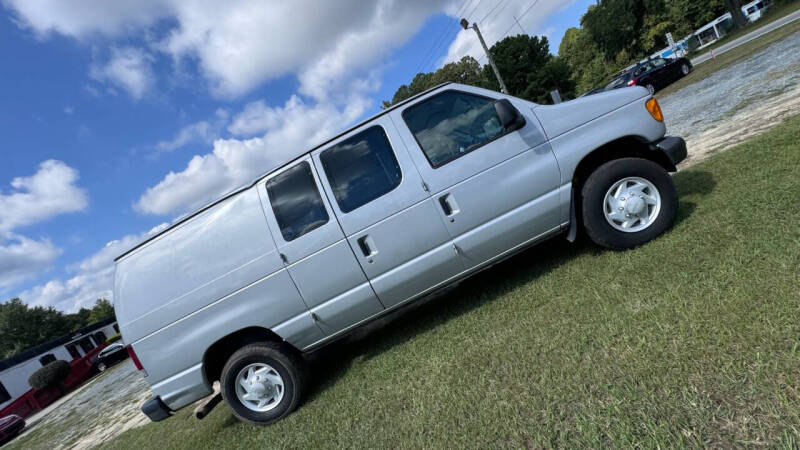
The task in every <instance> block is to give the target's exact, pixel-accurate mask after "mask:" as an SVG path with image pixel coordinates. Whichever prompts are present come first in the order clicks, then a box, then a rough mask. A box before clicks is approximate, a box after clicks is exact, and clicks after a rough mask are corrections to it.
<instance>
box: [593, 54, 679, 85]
mask: <svg viewBox="0 0 800 450" xmlns="http://www.w3.org/2000/svg"><path fill="white" fill-rule="evenodd" d="M693 69H694V67H693V66H692V63H691V62H689V60H688V59H686V58H677V59H664V58H654V59H650V60H648V61H645V62H643V63H639V64H637V65H636V66H634V67H633V68H631V69H630V70H626V71H625V72H623V73H622V74H620V75H619V76H617V77H616V78H614V79H613V80H611V82H610V83H608V84H607V85H606V87H605V90H607V91H609V90H611V89H617V88H621V87H627V86H644V87H646V88H647V90H649V91H650V93H651V94H655V93H656V92H658V91H660V90H661V89H664V88H665V87H667V86H669V85H670V84H672V83H674V82H676V81H678V80H679V79H681V78H683V77H685V76H686V75H689V74H690V73H691V72H692V70H693Z"/></svg>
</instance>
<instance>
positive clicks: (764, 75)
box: [9, 33, 800, 449]
mask: <svg viewBox="0 0 800 450" xmlns="http://www.w3.org/2000/svg"><path fill="white" fill-rule="evenodd" d="M798 49H800V33H797V34H794V35H793V36H790V37H788V38H786V39H784V40H783V41H780V42H777V43H775V44H773V45H772V46H770V47H768V48H766V49H764V50H762V51H760V52H757V53H754V54H753V55H752V56H751V57H749V58H748V59H746V60H743V61H742V62H740V63H738V64H735V65H732V66H730V67H728V68H726V69H723V70H720V71H719V72H716V73H714V74H713V75H711V76H710V77H709V78H707V79H705V80H703V81H700V82H697V83H694V84H692V85H690V86H687V87H686V88H684V89H682V90H680V91H677V92H675V93H673V94H670V95H668V96H666V97H664V98H663V99H660V102H661V105H662V108H663V110H664V114H665V116H666V120H667V129H668V133H669V134H673V135H677V136H683V137H684V138H685V139H686V140H687V143H688V146H689V159H687V161H686V162H684V163H683V164H682V165H683V166H688V165H691V164H696V163H697V162H699V161H701V160H703V159H705V158H707V157H708V156H710V155H712V154H714V153H718V152H720V151H722V150H724V149H726V148H728V147H731V146H733V145H735V144H737V143H739V142H741V141H744V140H746V139H748V138H750V137H752V136H754V135H756V134H759V133H762V132H764V131H766V130H767V129H769V128H771V127H773V126H775V125H777V124H778V123H780V121H781V120H782V119H783V118H785V117H788V116H791V115H795V114H800V50H798ZM710 64H713V62H711V63H710ZM149 396H150V392H149V389H148V387H147V384H146V383H145V382H144V379H143V378H142V376H141V375H140V374H139V373H138V372H137V371H136V370H135V368H134V367H133V364H132V363H131V362H130V361H125V362H123V363H122V364H120V365H119V366H117V367H115V368H113V369H112V370H110V371H108V372H106V373H104V374H103V375H102V376H100V377H98V378H97V379H96V380H94V381H92V382H91V384H90V385H88V386H86V387H85V388H83V389H82V390H81V392H79V393H77V394H75V395H74V396H72V398H70V399H68V400H66V401H65V402H63V404H61V405H60V406H58V407H57V408H54V410H53V411H52V412H50V413H48V414H46V415H45V417H43V418H42V419H41V421H39V422H38V423H37V424H35V425H34V426H33V427H32V429H31V430H30V431H28V432H26V433H25V434H24V435H22V436H20V437H19V438H18V439H16V440H14V441H13V442H12V443H11V444H10V445H9V448H33V449H36V448H42V449H60V448H70V447H80V448H83V447H91V446H95V445H101V444H102V443H103V442H105V441H107V440H109V439H111V438H113V437H114V436H116V435H117V434H119V433H121V432H123V431H125V430H126V429H128V428H133V427H137V426H141V425H144V424H146V423H148V419H147V418H146V417H145V416H144V415H143V414H142V413H141V412H140V411H139V407H140V405H141V404H142V403H143V402H144V401H145V400H146V399H147V398H148V397H149Z"/></svg>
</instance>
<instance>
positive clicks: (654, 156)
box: [572, 136, 675, 192]
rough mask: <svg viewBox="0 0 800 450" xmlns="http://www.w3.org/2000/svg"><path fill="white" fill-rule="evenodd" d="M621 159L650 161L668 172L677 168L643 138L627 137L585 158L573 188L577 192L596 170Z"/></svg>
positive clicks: (574, 179)
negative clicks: (651, 147)
mask: <svg viewBox="0 0 800 450" xmlns="http://www.w3.org/2000/svg"><path fill="white" fill-rule="evenodd" d="M619 158H643V159H648V160H650V161H653V162H654V163H657V164H659V165H660V166H661V167H663V168H664V169H665V170H666V171H668V172H674V171H675V166H674V165H672V163H671V162H670V161H669V159H667V157H666V155H664V154H663V153H662V152H660V151H654V150H651V149H650V145H649V144H648V143H647V142H645V141H643V140H642V139H641V138H638V137H636V136H626V137H623V138H620V139H616V140H614V141H611V142H609V143H607V144H604V145H602V146H600V147H598V148H596V149H594V150H592V152H591V153H589V154H588V155H586V156H584V157H583V159H582V160H581V162H580V163H578V166H577V167H576V168H575V172H574V174H573V175H572V186H573V188H574V189H575V190H576V192H577V191H578V190H579V189H580V187H581V186H582V185H583V182H584V181H586V179H587V178H589V175H591V173H592V172H594V170H595V169H597V168H598V167H600V166H602V165H603V164H605V163H607V162H609V161H613V160H615V159H619Z"/></svg>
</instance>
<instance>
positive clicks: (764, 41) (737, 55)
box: [657, 1, 800, 97]
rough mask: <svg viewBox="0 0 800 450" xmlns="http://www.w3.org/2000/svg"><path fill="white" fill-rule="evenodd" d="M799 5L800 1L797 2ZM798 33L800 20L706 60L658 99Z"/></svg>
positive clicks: (664, 91)
mask: <svg viewBox="0 0 800 450" xmlns="http://www.w3.org/2000/svg"><path fill="white" fill-rule="evenodd" d="M798 4H800V1H798ZM797 32H800V20H798V21H795V22H792V23H790V24H788V25H784V26H783V27H781V28H778V29H777V30H774V31H771V32H769V33H767V34H765V35H764V36H761V37H759V38H757V39H753V40H752V41H750V42H748V43H746V44H743V45H740V46H739V47H736V48H734V49H733V50H730V51H727V52H725V53H723V54H722V55H720V56H717V57H716V59H711V60H708V61H706V62H704V63H702V64H700V65H698V66H697V67H695V68H694V71H693V72H692V73H691V74H689V76H687V77H685V78H682V79H680V80H678V81H676V82H675V83H673V84H671V85H669V86H667V87H666V88H665V89H663V90H661V91H659V92H658V94H657V96H658V97H666V96H667V95H669V94H672V93H674V92H677V91H679V90H681V89H683V88H685V87H686V86H689V85H690V84H693V83H696V82H698V81H701V80H704V79H705V78H707V77H708V76H709V75H711V74H712V73H714V72H716V71H718V70H720V69H723V68H725V67H728V66H730V65H732V64H735V63H737V62H739V61H740V60H741V59H743V58H746V57H748V56H750V55H752V54H753V53H754V52H757V51H759V50H762V49H764V48H766V47H768V46H769V45H771V44H774V43H775V42H778V41H780V40H782V39H785V38H786V37H787V36H791V35H793V34H794V33H797Z"/></svg>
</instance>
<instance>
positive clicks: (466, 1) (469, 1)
mask: <svg viewBox="0 0 800 450" xmlns="http://www.w3.org/2000/svg"><path fill="white" fill-rule="evenodd" d="M474 1H475V0H464V2H462V3H461V7H459V8H458V11H456V17H458V16H460V15H461V13H463V12H464V11H466V9H467V7H468V6H469V5H470V4H472V3H473V2H474ZM481 1H483V0H478V3H477V4H476V5H475V8H477V7H478V5H480V3H481ZM475 8H473V10H472V12H475ZM456 30H457V28H456ZM451 31H452V30H451V29H449V27H446V26H445V27H442V32H441V33H439V36H438V37H437V38H436V40H435V41H434V43H433V45H431V47H430V48H429V49H428V51H427V52H425V56H423V57H422V59H421V60H420V62H419V63H418V64H417V68H416V69H415V70H414V72H415V73H419V72H420V70H422V69H423V68H424V67H425V66H427V65H428V64H429V63H430V61H429V60H430V59H431V58H432V57H434V56H435V55H436V52H437V51H438V49H439V48H440V47H441V46H442V42H446V39H445V38H446V36H447V35H448V34H452V32H451ZM456 33H458V31H456Z"/></svg>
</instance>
